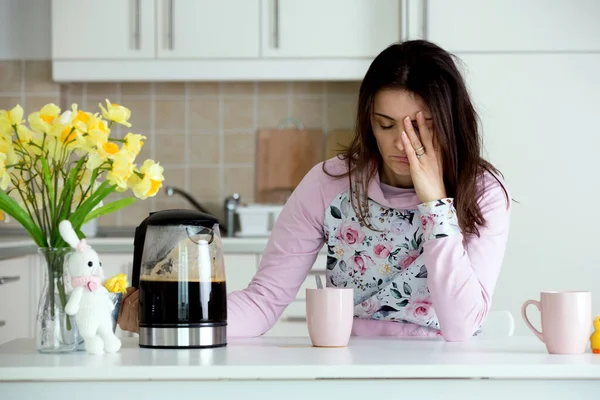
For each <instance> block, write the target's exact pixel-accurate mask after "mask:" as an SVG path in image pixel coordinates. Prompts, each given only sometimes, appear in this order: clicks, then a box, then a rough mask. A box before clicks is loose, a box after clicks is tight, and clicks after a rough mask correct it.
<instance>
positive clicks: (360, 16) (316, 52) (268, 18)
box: [262, 0, 401, 58]
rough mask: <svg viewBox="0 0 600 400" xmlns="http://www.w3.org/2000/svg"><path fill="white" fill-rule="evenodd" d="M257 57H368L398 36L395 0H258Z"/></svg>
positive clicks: (398, 26)
mask: <svg viewBox="0 0 600 400" xmlns="http://www.w3.org/2000/svg"><path fill="white" fill-rule="evenodd" d="M262 12H263V15H262V32H263V35H262V49H263V52H262V54H263V57H286V58H340V57H341V58H355V57H367V58H373V57H375V56H376V55H377V54H378V53H379V52H380V51H382V50H383V49H384V48H385V47H387V46H388V45H390V44H391V43H392V42H395V41H398V40H400V38H401V32H400V2H399V1H398V0H327V1H323V0H302V1H297V0H262Z"/></svg>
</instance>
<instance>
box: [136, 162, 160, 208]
mask: <svg viewBox="0 0 600 400" xmlns="http://www.w3.org/2000/svg"><path fill="white" fill-rule="evenodd" d="M163 172H164V168H163V167H162V166H161V165H159V164H158V163H155V162H154V161H152V160H146V161H144V165H142V168H140V171H139V173H140V174H141V175H142V176H143V177H142V178H140V177H139V176H137V175H134V176H133V178H132V180H131V181H130V183H129V184H130V186H131V190H132V191H133V194H134V195H135V197H137V198H138V199H141V200H145V199H147V198H148V197H154V196H156V193H158V190H159V189H160V188H161V187H162V182H163V180H164V179H165V178H164V177H163Z"/></svg>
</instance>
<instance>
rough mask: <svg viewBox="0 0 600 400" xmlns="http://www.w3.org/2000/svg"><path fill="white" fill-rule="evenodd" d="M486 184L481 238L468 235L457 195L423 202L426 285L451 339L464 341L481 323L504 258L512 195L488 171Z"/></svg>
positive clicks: (449, 339)
mask: <svg viewBox="0 0 600 400" xmlns="http://www.w3.org/2000/svg"><path fill="white" fill-rule="evenodd" d="M483 189H484V190H482V195H481V197H480V198H479V199H478V203H479V206H480V208H481V212H482V214H483V217H484V218H485V221H486V223H485V226H479V227H478V229H479V237H478V236H477V235H469V236H468V237H466V236H465V235H463V233H462V232H461V230H460V228H459V226H458V219H457V216H456V209H455V208H454V204H453V199H448V198H447V199H442V200H434V201H430V202H427V203H423V204H421V205H420V206H419V210H420V211H421V214H422V216H421V223H422V225H423V231H424V232H423V238H424V240H425V242H424V244H423V247H424V251H423V256H424V262H425V265H426V266H427V285H428V287H429V291H430V293H431V300H432V303H433V306H434V309H435V310H436V314H437V317H438V321H439V324H440V330H441V333H442V335H443V337H444V338H445V339H446V340H447V341H462V340H465V339H467V338H468V337H470V336H472V335H473V333H474V332H475V331H476V330H477V329H478V328H479V327H480V326H481V324H482V323H483V321H484V319H485V317H486V316H487V314H488V312H489V310H490V306H491V302H492V295H493V293H494V288H495V286H496V282H497V279H498V275H499V274H500V268H501V265H502V262H503V259H504V251H505V249H506V243H507V240H508V231H509V225H510V200H507V197H508V196H507V195H506V194H505V192H504V189H503V186H502V185H501V184H500V183H499V182H498V181H497V180H496V179H495V178H494V177H492V176H491V175H490V174H487V173H486V174H485V179H484V188H483Z"/></svg>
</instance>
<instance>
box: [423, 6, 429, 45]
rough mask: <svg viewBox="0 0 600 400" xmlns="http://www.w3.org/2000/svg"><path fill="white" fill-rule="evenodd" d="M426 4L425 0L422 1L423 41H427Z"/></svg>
mask: <svg viewBox="0 0 600 400" xmlns="http://www.w3.org/2000/svg"><path fill="white" fill-rule="evenodd" d="M427 14H428V4H427V0H423V39H424V40H427V35H428V33H429V32H427V31H428V26H427V25H428V24H427Z"/></svg>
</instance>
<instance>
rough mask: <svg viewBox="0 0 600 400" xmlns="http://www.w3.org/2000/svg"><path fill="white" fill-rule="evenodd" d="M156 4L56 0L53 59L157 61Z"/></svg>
mask: <svg viewBox="0 0 600 400" xmlns="http://www.w3.org/2000/svg"><path fill="white" fill-rule="evenodd" d="M154 1H155V0H103V1H95V0H53V1H52V58H53V59H54V60H65V59H76V60H127V59H152V58H154V57H155V2H154Z"/></svg>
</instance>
